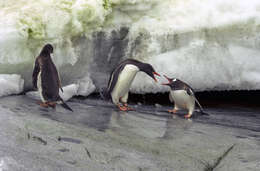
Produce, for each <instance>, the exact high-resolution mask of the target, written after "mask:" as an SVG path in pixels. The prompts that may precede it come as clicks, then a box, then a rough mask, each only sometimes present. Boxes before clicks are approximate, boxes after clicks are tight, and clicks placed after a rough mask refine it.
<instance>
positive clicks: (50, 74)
mask: <svg viewBox="0 0 260 171" xmlns="http://www.w3.org/2000/svg"><path fill="white" fill-rule="evenodd" d="M51 53H53V47H52V45H51V44H46V45H45V46H44V47H43V49H42V51H41V53H40V55H39V56H38V57H37V58H36V60H35V65H34V69H33V75H32V80H33V86H34V88H38V91H39V93H40V96H41V100H42V103H40V105H41V106H43V107H49V106H50V107H52V108H55V107H56V104H57V103H58V104H61V105H62V107H64V108H65V109H68V110H70V111H73V110H72V109H71V108H70V107H69V106H68V105H67V104H66V103H65V102H64V101H63V100H62V98H61V97H60V95H59V89H61V91H62V92H63V90H62V87H61V82H60V78H59V74H58V71H57V69H56V67H55V65H54V63H53V62H52V59H51V55H50V54H51Z"/></svg>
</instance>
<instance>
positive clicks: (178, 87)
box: [163, 75, 208, 118]
mask: <svg viewBox="0 0 260 171" xmlns="http://www.w3.org/2000/svg"><path fill="white" fill-rule="evenodd" d="M164 77H165V78H166V79H167V80H168V81H169V82H168V83H163V85H167V86H170V88H171V90H170V93H169V99H170V101H171V102H174V108H173V110H169V112H170V113H176V112H177V110H178V109H187V110H188V114H187V115H185V116H184V117H185V118H190V117H191V116H192V114H193V112H194V108H195V103H197V104H198V106H199V110H200V112H201V113H202V114H206V115H208V114H207V113H205V112H204V111H203V109H202V107H201V105H200V103H199V101H198V100H197V99H196V97H195V92H194V90H193V89H192V88H191V87H190V86H189V85H188V84H187V83H185V82H183V81H181V80H179V79H176V78H169V77H167V76H166V75H164Z"/></svg>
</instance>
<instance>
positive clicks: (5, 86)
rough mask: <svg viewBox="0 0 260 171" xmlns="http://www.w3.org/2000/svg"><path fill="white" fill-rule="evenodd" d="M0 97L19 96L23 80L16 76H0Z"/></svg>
mask: <svg viewBox="0 0 260 171" xmlns="http://www.w3.org/2000/svg"><path fill="white" fill-rule="evenodd" d="M0 87H1V88H0V97H2V96H7V95H12V94H19V93H21V92H22V91H23V87H24V80H23V79H22V78H21V76H20V75H16V74H0Z"/></svg>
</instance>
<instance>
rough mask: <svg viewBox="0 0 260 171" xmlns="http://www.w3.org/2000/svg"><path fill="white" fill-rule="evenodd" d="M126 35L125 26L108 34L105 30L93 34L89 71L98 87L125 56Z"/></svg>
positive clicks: (105, 81)
mask: <svg viewBox="0 0 260 171" xmlns="http://www.w3.org/2000/svg"><path fill="white" fill-rule="evenodd" d="M127 36H128V28H126V27H122V28H120V30H119V31H116V30H113V31H112V32H111V33H110V35H107V34H106V33H105V32H99V33H96V34H94V36H93V39H94V49H93V50H94V52H93V61H92V62H91V64H90V73H91V77H92V79H93V81H94V82H95V84H96V85H97V86H98V88H102V87H104V85H107V82H108V79H109V75H110V73H111V72H112V71H113V69H114V68H115V67H116V66H117V64H118V63H119V62H120V61H122V60H123V59H125V58H126V56H125V54H126V50H127V45H128V37H127Z"/></svg>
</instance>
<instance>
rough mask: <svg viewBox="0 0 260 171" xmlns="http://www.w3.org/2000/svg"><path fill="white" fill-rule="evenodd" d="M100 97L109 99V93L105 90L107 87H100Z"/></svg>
mask: <svg viewBox="0 0 260 171" xmlns="http://www.w3.org/2000/svg"><path fill="white" fill-rule="evenodd" d="M99 94H100V97H101V99H103V100H109V99H110V98H111V95H110V93H109V91H108V90H107V88H103V89H101V91H99Z"/></svg>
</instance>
